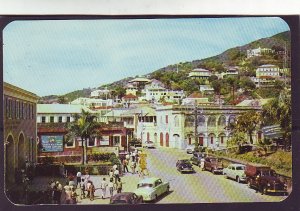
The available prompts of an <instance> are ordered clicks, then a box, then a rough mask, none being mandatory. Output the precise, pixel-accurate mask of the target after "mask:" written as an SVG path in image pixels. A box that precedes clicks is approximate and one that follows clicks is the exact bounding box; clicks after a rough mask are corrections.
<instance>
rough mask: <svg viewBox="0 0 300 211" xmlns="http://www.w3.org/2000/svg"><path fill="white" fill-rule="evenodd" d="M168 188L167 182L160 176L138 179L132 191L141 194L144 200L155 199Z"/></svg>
mask: <svg viewBox="0 0 300 211" xmlns="http://www.w3.org/2000/svg"><path fill="white" fill-rule="evenodd" d="M169 190H170V183H169V182H163V181H162V180H161V179H160V178H157V177H151V178H146V179H143V180H141V181H139V183H138V185H137V189H136V190H135V191H134V193H135V194H136V195H138V196H142V197H143V200H144V201H157V199H158V197H159V196H161V195H163V194H165V193H168V192H169Z"/></svg>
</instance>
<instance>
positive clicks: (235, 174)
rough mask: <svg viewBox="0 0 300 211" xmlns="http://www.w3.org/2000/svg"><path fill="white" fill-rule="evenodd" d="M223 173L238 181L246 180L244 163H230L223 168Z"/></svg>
mask: <svg viewBox="0 0 300 211" xmlns="http://www.w3.org/2000/svg"><path fill="white" fill-rule="evenodd" d="M223 174H224V175H225V177H226V178H231V179H234V180H236V181H237V182H238V183H240V182H245V181H246V174H245V165H242V164H230V165H229V166H227V168H224V169H223Z"/></svg>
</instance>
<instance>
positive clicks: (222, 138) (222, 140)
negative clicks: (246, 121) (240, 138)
mask: <svg viewBox="0 0 300 211" xmlns="http://www.w3.org/2000/svg"><path fill="white" fill-rule="evenodd" d="M223 143H224V136H221V144H223Z"/></svg>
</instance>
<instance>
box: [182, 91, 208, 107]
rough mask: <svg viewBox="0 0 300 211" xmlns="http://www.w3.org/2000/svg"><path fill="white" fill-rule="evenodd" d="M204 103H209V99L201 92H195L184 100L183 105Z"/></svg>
mask: <svg viewBox="0 0 300 211" xmlns="http://www.w3.org/2000/svg"><path fill="white" fill-rule="evenodd" d="M203 103H209V101H208V98H207V97H204V96H203V95H202V94H201V93H199V92H194V93H192V94H190V95H189V96H188V97H187V98H184V99H183V100H182V105H195V104H203Z"/></svg>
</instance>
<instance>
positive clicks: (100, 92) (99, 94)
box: [91, 89, 110, 99]
mask: <svg viewBox="0 0 300 211" xmlns="http://www.w3.org/2000/svg"><path fill="white" fill-rule="evenodd" d="M109 94H110V91H109V90H108V89H97V90H94V91H92V92H91V97H92V98H105V99H107V96H108V95H109Z"/></svg>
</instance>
